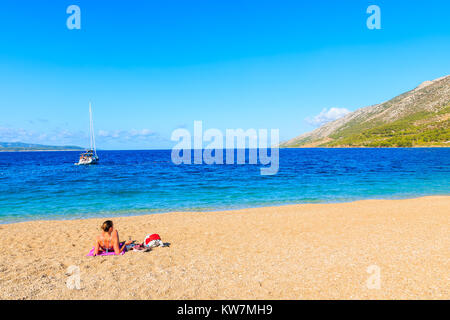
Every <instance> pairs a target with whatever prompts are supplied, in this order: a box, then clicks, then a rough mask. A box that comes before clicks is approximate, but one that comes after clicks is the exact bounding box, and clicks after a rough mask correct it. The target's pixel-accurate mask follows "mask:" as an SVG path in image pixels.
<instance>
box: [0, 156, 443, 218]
mask: <svg viewBox="0 0 450 320" xmlns="http://www.w3.org/2000/svg"><path fill="white" fill-rule="evenodd" d="M170 154H171V151H170V150H148V151H100V152H99V157H100V164H99V165H95V166H75V165H74V162H76V161H77V159H78V153H77V152H20V153H19V152H18V153H6V152H5V153H0V223H10V222H17V221H26V220H35V219H73V218H88V217H114V216H125V215H138V214H148V213H160V212H167V211H174V210H183V211H206V210H223V209H233V208H244V207H258V206H269V205H283V204H292V203H320V202H346V201H353V200H359V199H399V198H412V197H418V196H425V195H449V194H450V148H417V149H411V148H405V149H281V150H280V169H279V172H278V174H276V175H273V176H261V175H260V167H261V166H260V165H248V164H247V165H237V164H236V165H205V164H204V165H178V166H177V165H174V164H173V163H172V162H171V158H170Z"/></svg>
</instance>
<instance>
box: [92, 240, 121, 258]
mask: <svg viewBox="0 0 450 320" xmlns="http://www.w3.org/2000/svg"><path fill="white" fill-rule="evenodd" d="M124 243H125V242H121V243H119V248H120V247H122V246H123V244H124ZM94 250H95V247H92V249H91V251H89V253H88V254H87V255H86V256H87V257H92V256H93V255H94ZM125 251H127V249H126V248H125V249H124V250H123V251H122V252H121V253H119V255H120V256H121V255H123V254H125ZM115 254H116V253H115V252H114V250H113V251H109V252H106V251H103V252H102V253H99V254H98V256H114V255H115Z"/></svg>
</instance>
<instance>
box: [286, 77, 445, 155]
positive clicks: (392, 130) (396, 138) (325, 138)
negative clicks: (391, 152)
mask: <svg viewBox="0 0 450 320" xmlns="http://www.w3.org/2000/svg"><path fill="white" fill-rule="evenodd" d="M416 146H448V147H450V76H446V77H442V78H439V79H436V80H433V81H426V82H424V83H422V84H421V85H420V86H418V87H417V88H415V89H414V90H411V91H408V92H406V93H404V94H402V95H399V96H397V97H395V98H393V99H392V100H389V101H387V102H384V103H381V104H377V105H374V106H369V107H365V108H361V109H358V110H356V111H354V112H352V113H349V114H348V115H346V116H345V117H343V118H340V119H338V120H335V121H332V122H329V123H327V124H325V125H323V126H322V127H320V128H318V129H316V130H314V131H311V132H308V133H305V134H302V135H300V136H298V137H296V138H293V139H291V140H289V141H286V142H283V143H281V144H280V147H416Z"/></svg>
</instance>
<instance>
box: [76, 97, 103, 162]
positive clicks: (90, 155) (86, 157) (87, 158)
mask: <svg viewBox="0 0 450 320" xmlns="http://www.w3.org/2000/svg"><path fill="white" fill-rule="evenodd" d="M89 125H90V126H89V131H90V148H89V150H87V151H86V152H85V153H83V154H81V155H80V160H79V161H78V163H76V165H89V164H96V163H98V161H99V159H98V156H97V149H96V147H95V135H94V121H93V119H92V106H91V103H90V102H89Z"/></svg>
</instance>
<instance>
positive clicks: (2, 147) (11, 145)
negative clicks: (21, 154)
mask: <svg viewBox="0 0 450 320" xmlns="http://www.w3.org/2000/svg"><path fill="white" fill-rule="evenodd" d="M80 150H83V148H81V147H78V146H46V145H42V144H32V143H23V142H0V152H1V151H4V152H6V151H8V152H13V151H80Z"/></svg>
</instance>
